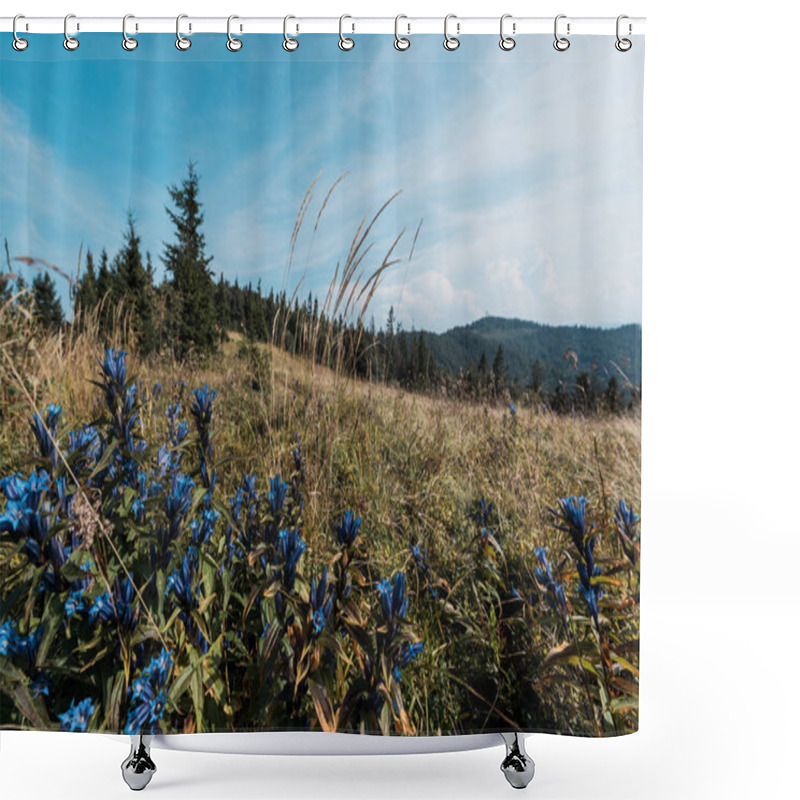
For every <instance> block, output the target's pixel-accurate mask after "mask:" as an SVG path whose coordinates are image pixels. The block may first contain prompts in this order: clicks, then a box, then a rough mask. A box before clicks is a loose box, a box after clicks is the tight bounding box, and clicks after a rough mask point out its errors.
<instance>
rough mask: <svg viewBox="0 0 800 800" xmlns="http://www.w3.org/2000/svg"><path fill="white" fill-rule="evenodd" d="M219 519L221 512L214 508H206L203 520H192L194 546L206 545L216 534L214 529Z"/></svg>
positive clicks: (190, 525) (190, 526) (202, 516)
mask: <svg viewBox="0 0 800 800" xmlns="http://www.w3.org/2000/svg"><path fill="white" fill-rule="evenodd" d="M218 519H219V511H217V510H216V509H214V508H204V509H203V513H202V515H201V519H199V520H196V519H194V520H192V521H191V523H189V528H190V530H191V531H192V544H195V545H197V544H206V542H208V541H210V539H211V537H212V536H213V534H214V527H215V525H216V524H217V520H218Z"/></svg>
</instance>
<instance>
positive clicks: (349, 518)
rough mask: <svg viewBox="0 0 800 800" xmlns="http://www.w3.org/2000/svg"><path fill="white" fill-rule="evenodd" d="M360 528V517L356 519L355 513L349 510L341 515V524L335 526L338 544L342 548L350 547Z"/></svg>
mask: <svg viewBox="0 0 800 800" xmlns="http://www.w3.org/2000/svg"><path fill="white" fill-rule="evenodd" d="M360 527H361V517H357V516H356V515H355V512H353V511H351V510H350V509H349V508H348V509H347V510H346V511H345V512H344V514H342V520H341V522H340V523H339V524H338V525H337V526H336V538H337V539H338V540H339V544H340V545H343V546H344V547H351V546H352V545H353V542H354V541H355V540H356V537H357V536H358V529H359V528H360Z"/></svg>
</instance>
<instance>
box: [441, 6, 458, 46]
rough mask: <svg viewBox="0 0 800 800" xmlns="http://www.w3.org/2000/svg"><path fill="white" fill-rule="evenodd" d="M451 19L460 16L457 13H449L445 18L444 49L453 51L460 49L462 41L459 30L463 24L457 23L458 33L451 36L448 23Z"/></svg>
mask: <svg viewBox="0 0 800 800" xmlns="http://www.w3.org/2000/svg"><path fill="white" fill-rule="evenodd" d="M451 19H458V17H456V15H455V14H448V15H447V16H446V17H445V18H444V49H445V50H450V51H451V52H452V51H453V50H458V47H459V45H460V44H461V42H460V41H459V40H458V31H459V28H460V27H461V25H460V23H456V35H455V36H451V35H450V34H449V33H448V32H447V23H448V22H450V20H451Z"/></svg>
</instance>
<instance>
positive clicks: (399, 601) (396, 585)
mask: <svg viewBox="0 0 800 800" xmlns="http://www.w3.org/2000/svg"><path fill="white" fill-rule="evenodd" d="M378 594H379V595H380V599H381V607H382V608H383V616H384V619H385V620H386V621H387V622H390V623H394V622H396V621H397V619H398V618H400V619H403V618H404V617H405V615H406V612H407V611H408V597H406V575H405V573H404V572H398V573H397V575H395V577H394V578H393V579H392V580H391V581H389V580H387V579H386V578H384V579H383V580H381V582H380V583H379V584H378Z"/></svg>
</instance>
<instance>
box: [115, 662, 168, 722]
mask: <svg viewBox="0 0 800 800" xmlns="http://www.w3.org/2000/svg"><path fill="white" fill-rule="evenodd" d="M172 664H173V659H172V653H171V652H169V651H168V650H166V649H164V648H162V649H161V652H160V653H159V654H158V655H157V656H153V658H152V659H151V660H150V663H149V664H148V665H147V666H146V667H145V668H144V669H143V670H142V674H141V676H140V677H139V678H137V679H136V680H135V681H134V682H133V686H132V687H131V706H130V707H129V708H128V718H127V720H126V723H125V733H127V734H137V733H144V732H145V731H147V732H150V733H161V719H162V717H163V716H164V712H165V710H166V707H167V691H166V687H167V681H168V679H169V672H170V669H171V667H172Z"/></svg>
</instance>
